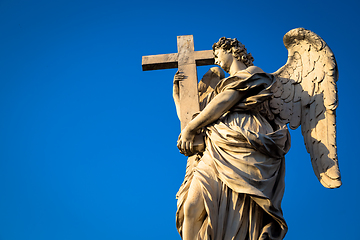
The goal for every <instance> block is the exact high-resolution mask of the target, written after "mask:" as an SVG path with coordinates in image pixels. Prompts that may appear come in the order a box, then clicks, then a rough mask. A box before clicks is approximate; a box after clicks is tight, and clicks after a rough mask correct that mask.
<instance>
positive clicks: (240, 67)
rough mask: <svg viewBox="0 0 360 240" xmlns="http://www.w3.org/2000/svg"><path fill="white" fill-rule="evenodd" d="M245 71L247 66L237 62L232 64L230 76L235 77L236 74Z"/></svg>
mask: <svg viewBox="0 0 360 240" xmlns="http://www.w3.org/2000/svg"><path fill="white" fill-rule="evenodd" d="M245 69H246V65H245V64H244V63H243V62H240V61H238V60H235V61H233V62H232V64H231V66H230V70H229V74H230V76H233V75H235V73H237V72H239V71H242V70H245Z"/></svg>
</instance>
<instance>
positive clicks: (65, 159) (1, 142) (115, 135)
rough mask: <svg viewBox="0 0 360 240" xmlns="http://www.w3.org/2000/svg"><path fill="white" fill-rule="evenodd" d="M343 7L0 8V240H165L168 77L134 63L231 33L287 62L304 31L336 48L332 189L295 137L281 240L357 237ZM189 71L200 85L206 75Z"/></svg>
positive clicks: (353, 107) (353, 99) (270, 66)
mask: <svg viewBox="0 0 360 240" xmlns="http://www.w3.org/2000/svg"><path fill="white" fill-rule="evenodd" d="M359 6H360V5H359V3H357V2H356V1H350V0H343V1H310V0H304V1H293V2H290V1H187V0H185V1H124V2H121V1H90V0H88V1H76V0H75V1H74V0H73V1H66V0H65V1H16V0H13V1H10V0H1V1H0V33H1V37H0V84H1V86H0V113H1V117H0V239H1V240H72V239H89V240H91V239H94V240H95V239H109V240H110V239H149V240H150V239H151V240H152V239H154V240H159V239H167V240H170V239H174V240H179V239H180V237H179V235H178V233H177V231H176V228H175V211H176V200H175V194H176V192H177V190H178V187H179V186H180V184H181V182H182V180H183V176H184V172H185V164H186V157H184V156H182V155H181V154H180V153H179V151H178V149H177V147H176V140H177V137H178V134H179V128H180V127H179V121H178V119H177V116H176V111H175V106H174V103H173V100H172V78H173V75H174V74H175V72H176V70H175V69H169V70H162V71H149V72H143V71H142V69H141V57H142V56H143V55H153V54H162V53H173V52H176V51H177V46H176V36H178V35H187V34H191V35H194V40H195V50H208V49H211V46H212V44H213V43H214V42H216V41H217V40H218V39H219V38H220V37H222V36H227V37H231V38H234V37H236V38H238V39H239V40H240V41H241V42H242V43H243V44H245V45H246V47H247V49H248V51H249V52H251V53H252V54H253V56H254V58H255V62H254V64H255V65H257V66H259V67H261V68H262V69H263V70H264V71H266V72H274V71H276V70H277V69H278V68H280V67H281V66H282V65H283V64H284V63H285V62H286V59H287V50H286V49H285V47H284V45H283V43H282V37H283V35H284V34H285V33H286V32H287V31H289V30H290V29H292V28H296V27H304V28H307V29H309V30H312V31H314V32H315V33H317V34H318V35H319V36H321V37H322V38H323V39H324V40H325V41H326V42H327V43H328V44H329V46H330V47H331V49H332V50H333V52H334V53H335V56H336V59H337V62H338V67H339V73H340V78H339V81H338V90H339V99H340V105H339V108H338V110H337V126H338V127H337V131H338V155H339V162H340V169H341V172H342V180H343V186H342V187H341V188H339V189H335V190H329V189H325V188H324V187H322V185H321V184H320V183H319V182H318V180H317V178H316V177H315V175H314V173H313V170H312V166H311V163H310V158H309V155H308V154H307V152H306V150H305V147H304V143H303V140H302V136H301V132H300V129H298V130H296V131H291V132H292V149H291V150H290V152H289V153H288V155H287V158H286V159H287V162H286V174H287V175H286V190H285V196H284V199H283V211H284V215H285V219H286V220H287V223H288V225H289V232H288V234H287V236H286V238H285V239H291V240H298V239H307V240H312V239H314V240H315V239H316V240H318V239H328V240H331V239H333V240H335V239H336V240H338V239H358V237H359V234H358V232H357V230H358V216H359V214H360V210H359V207H358V206H357V204H358V201H359V200H358V198H359V192H358V191H359V177H358V176H359V169H360V164H359V160H360V159H359V156H358V153H357V150H358V149H359V140H358V136H359V134H360V131H359V127H358V126H359V118H360V115H359V108H360V107H359V105H358V102H359V101H358V99H359V90H358V89H359V87H358V86H359V79H358V77H356V76H357V75H356V74H357V70H358V67H359V61H358V58H359V56H360V51H359V47H358V42H359V36H360V34H359V31H358V26H359V23H360V21H359V20H360V18H359V16H358V10H359V9H360V8H359ZM208 68H209V66H207V67H199V68H198V74H199V77H200V78H201V76H202V74H204V73H205V72H206V71H207V70H208Z"/></svg>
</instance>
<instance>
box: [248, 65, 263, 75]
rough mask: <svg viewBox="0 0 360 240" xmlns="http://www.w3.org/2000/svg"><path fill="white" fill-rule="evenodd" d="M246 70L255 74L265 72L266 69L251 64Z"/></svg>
mask: <svg viewBox="0 0 360 240" xmlns="http://www.w3.org/2000/svg"><path fill="white" fill-rule="evenodd" d="M246 71H247V72H248V73H250V74H255V73H263V72H264V71H263V70H262V69H261V68H259V67H257V66H250V67H248V68H247V69H246Z"/></svg>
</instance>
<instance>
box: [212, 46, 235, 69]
mask: <svg viewBox="0 0 360 240" xmlns="http://www.w3.org/2000/svg"><path fill="white" fill-rule="evenodd" d="M214 56H215V64H217V65H219V66H220V67H221V68H222V69H224V70H225V71H226V72H229V70H230V66H231V63H232V62H233V60H234V57H233V55H232V54H231V53H228V52H226V51H224V50H223V49H221V48H218V49H215V51H214Z"/></svg>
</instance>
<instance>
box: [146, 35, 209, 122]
mask: <svg viewBox="0 0 360 240" xmlns="http://www.w3.org/2000/svg"><path fill="white" fill-rule="evenodd" d="M177 46H178V53H171V54H160V55H151V56H143V57H142V68H143V71H147V70H157V69H169V68H178V69H179V71H180V72H182V73H183V74H184V75H185V79H184V80H183V81H180V82H179V91H180V93H179V94H180V96H179V97H180V99H179V100H180V121H181V129H184V128H185V127H186V125H187V124H188V123H189V122H190V120H191V118H192V116H193V114H194V113H196V112H198V111H199V110H200V108H199V95H198V89H197V83H198V80H197V70H196V66H205V65H213V64H214V56H213V51H212V50H205V51H195V50H194V39H193V36H192V35H185V36H178V37H177Z"/></svg>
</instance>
